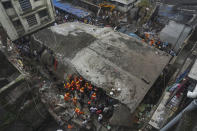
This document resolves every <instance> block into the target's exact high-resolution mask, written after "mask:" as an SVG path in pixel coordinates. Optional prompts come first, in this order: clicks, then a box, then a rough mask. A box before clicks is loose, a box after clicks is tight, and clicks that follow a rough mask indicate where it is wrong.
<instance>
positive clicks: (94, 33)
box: [34, 23, 171, 113]
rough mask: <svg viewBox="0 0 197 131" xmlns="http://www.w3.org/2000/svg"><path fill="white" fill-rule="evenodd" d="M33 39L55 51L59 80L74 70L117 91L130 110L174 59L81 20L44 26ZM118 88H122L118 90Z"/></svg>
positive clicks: (119, 97)
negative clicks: (79, 21) (45, 27)
mask: <svg viewBox="0 0 197 131" xmlns="http://www.w3.org/2000/svg"><path fill="white" fill-rule="evenodd" d="M34 40H35V41H36V42H38V43H40V44H42V45H45V46H47V47H48V48H50V49H51V50H52V51H53V52H54V53H55V56H56V59H57V60H58V65H57V68H56V69H53V72H54V73H55V74H56V75H57V77H58V79H62V80H64V79H65V75H68V74H69V73H71V70H73V71H76V72H78V73H79V74H80V75H82V76H83V77H84V78H85V79H87V80H89V81H91V83H93V84H95V85H96V86H98V87H100V88H103V89H104V90H105V91H106V92H107V94H109V93H110V92H111V91H112V89H113V90H115V91H114V94H113V96H112V97H113V98H115V99H117V100H119V101H120V102H121V103H123V104H125V105H127V106H128V107H129V109H130V113H133V112H134V110H135V109H136V107H137V106H138V104H139V103H140V102H141V101H142V99H143V98H144V96H145V95H146V93H147V92H148V90H149V89H150V88H151V86H152V85H153V83H154V82H155V81H156V79H157V78H158V76H159V75H160V74H161V72H162V70H163V69H164V67H165V66H166V64H168V62H169V60H170V58H171V57H170V56H169V55H168V54H166V53H165V52H162V51H159V50H157V49H155V48H152V47H149V46H148V45H146V44H145V43H143V42H141V41H139V40H137V39H135V38H133V37H130V36H127V35H125V34H122V33H119V32H114V31H113V30H112V29H111V28H98V27H95V26H91V25H87V24H82V23H66V24H62V25H58V26H53V27H50V28H48V29H44V30H42V31H40V32H38V33H36V34H35V35H34ZM48 58H49V59H51V57H48ZM45 59H47V57H45ZM45 61H50V60H45ZM45 64H47V62H45ZM49 65H51V62H50V64H49ZM52 66H53V65H52ZM68 72H69V73H68ZM118 88H120V89H121V90H120V91H117V90H118Z"/></svg>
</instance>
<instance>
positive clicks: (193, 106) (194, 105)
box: [160, 99, 197, 131]
mask: <svg viewBox="0 0 197 131" xmlns="http://www.w3.org/2000/svg"><path fill="white" fill-rule="evenodd" d="M194 109H197V99H195V100H193V101H192V102H191V103H190V104H189V105H188V106H187V107H186V108H185V109H184V110H183V111H181V112H180V113H179V114H178V115H177V116H176V117H175V118H173V119H172V120H171V121H170V122H168V123H167V124H166V125H165V126H164V127H163V128H162V129H161V130H160V131H168V130H169V129H170V128H172V127H173V126H174V125H175V124H176V123H177V122H178V121H179V120H180V119H181V117H182V115H183V113H184V112H185V111H191V110H194Z"/></svg>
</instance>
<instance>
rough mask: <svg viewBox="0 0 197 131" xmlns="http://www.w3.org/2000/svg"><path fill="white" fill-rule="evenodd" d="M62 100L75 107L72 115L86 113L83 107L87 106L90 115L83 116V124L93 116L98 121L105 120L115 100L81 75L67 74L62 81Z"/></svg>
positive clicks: (111, 111) (111, 112)
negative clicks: (63, 92)
mask: <svg viewBox="0 0 197 131" xmlns="http://www.w3.org/2000/svg"><path fill="white" fill-rule="evenodd" d="M64 90H65V95H64V100H65V102H66V103H69V104H70V103H72V104H73V105H74V107H75V109H74V115H76V116H77V117H78V116H80V115H85V116H86V115H87V114H86V113H85V112H84V111H83V108H84V107H87V108H88V110H89V113H88V114H90V116H86V117H83V122H82V124H83V126H86V125H87V124H88V122H90V120H91V118H92V117H93V116H96V117H97V120H98V122H102V121H103V120H104V119H105V120H107V119H108V118H109V117H111V116H112V114H113V105H114V104H115V103H116V101H115V100H114V99H112V98H110V97H109V96H107V95H106V94H105V92H104V91H103V90H102V89H100V88H97V87H95V86H93V85H92V84H91V83H90V82H87V81H86V80H84V79H83V78H82V77H77V76H71V75H70V76H68V79H67V82H65V83H64Z"/></svg>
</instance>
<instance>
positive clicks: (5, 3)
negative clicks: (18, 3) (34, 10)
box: [2, 1, 13, 9]
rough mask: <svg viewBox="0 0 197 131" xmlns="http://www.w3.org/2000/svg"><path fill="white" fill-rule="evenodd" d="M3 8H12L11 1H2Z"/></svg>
mask: <svg viewBox="0 0 197 131" xmlns="http://www.w3.org/2000/svg"><path fill="white" fill-rule="evenodd" d="M2 4H3V7H4V8H5V9H9V8H13V7H12V3H11V1H6V2H2Z"/></svg>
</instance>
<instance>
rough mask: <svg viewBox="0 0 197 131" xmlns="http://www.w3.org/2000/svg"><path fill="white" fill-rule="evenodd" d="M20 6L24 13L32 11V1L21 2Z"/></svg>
mask: <svg viewBox="0 0 197 131" xmlns="http://www.w3.org/2000/svg"><path fill="white" fill-rule="evenodd" d="M19 4H20V6H21V9H22V10H23V11H27V10H30V9H32V6H31V2H30V0H19Z"/></svg>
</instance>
